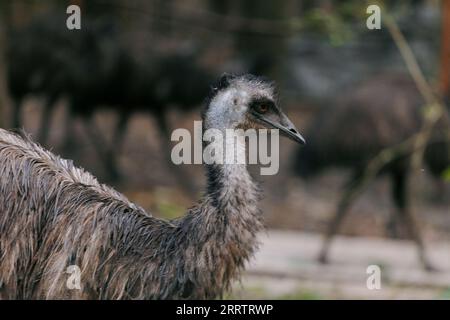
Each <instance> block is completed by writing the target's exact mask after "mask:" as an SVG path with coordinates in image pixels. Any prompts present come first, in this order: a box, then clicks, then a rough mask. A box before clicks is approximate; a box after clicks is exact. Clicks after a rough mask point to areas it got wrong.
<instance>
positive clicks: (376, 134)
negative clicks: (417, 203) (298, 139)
mask: <svg viewBox="0 0 450 320" xmlns="http://www.w3.org/2000/svg"><path fill="white" fill-rule="evenodd" d="M423 105H424V101H423V99H422V97H421V95H420V93H419V92H418V90H417V88H416V85H415V83H414V82H413V81H412V80H411V79H410V77H408V76H407V75H402V74H380V75H378V76H376V77H374V78H372V79H370V80H368V81H366V82H365V83H362V84H361V85H359V86H358V87H356V88H354V89H352V90H351V91H350V92H348V93H346V94H344V95H343V96H342V97H341V98H338V99H337V101H336V105H333V106H331V107H330V108H326V110H325V111H324V112H322V113H321V114H319V115H318V116H317V118H316V119H315V120H314V121H313V123H312V125H311V127H310V130H309V134H307V138H308V141H309V143H308V145H307V146H306V147H305V148H302V150H299V152H298V155H297V157H296V160H297V161H296V169H297V172H298V173H299V174H300V175H301V176H303V177H308V176H312V175H315V174H317V173H319V172H320V171H321V170H323V169H325V168H327V167H333V166H335V167H344V168H349V169H351V171H352V173H351V177H350V179H349V181H348V184H347V185H346V188H345V191H344V193H343V195H342V197H341V199H340V201H339V204H338V207H337V211H336V213H335V216H334V217H333V218H332V220H331V221H330V224H329V226H328V230H327V231H326V236H325V241H324V243H323V247H322V249H321V252H320V256H319V260H320V261H321V262H327V257H328V251H329V247H330V244H331V241H332V238H333V236H334V235H335V234H336V232H337V231H338V228H339V226H340V224H341V222H342V220H343V218H344V216H345V215H346V213H347V212H348V209H349V207H350V205H351V204H352V202H353V200H354V193H355V191H356V188H357V185H358V182H359V181H360V179H362V175H363V172H364V170H365V169H366V167H367V165H368V163H369V162H370V160H371V159H373V158H374V157H375V156H376V155H378V154H379V153H380V152H381V151H382V150H383V149H385V148H389V147H394V146H396V145H399V144H400V143H402V142H403V141H405V140H406V139H408V138H410V137H411V136H413V135H414V134H416V133H418V132H419V131H420V129H421V126H422V122H423V120H422V118H423V115H422V112H423V110H422V107H423ZM449 137H450V136H449V121H448V117H447V115H445V117H444V118H443V119H441V121H440V122H439V123H438V124H437V125H436V127H435V129H434V131H433V135H432V138H431V139H430V142H429V143H428V145H427V147H426V150H425V154H424V162H425V164H426V166H427V168H428V170H429V172H430V173H431V174H432V175H433V176H435V177H440V176H441V174H442V173H443V172H444V170H445V169H446V168H448V166H449V165H450V139H449ZM410 160H411V153H409V154H406V155H404V154H403V155H401V156H399V157H397V158H395V160H394V161H392V162H389V163H387V164H386V165H385V166H384V167H383V168H382V169H381V171H380V174H387V175H388V176H389V178H390V180H391V188H392V191H391V197H392V200H393V201H394V204H395V206H396V209H397V210H396V215H397V217H398V221H401V222H403V223H404V224H405V225H406V227H407V231H408V232H409V235H410V236H411V237H412V239H413V240H414V242H415V243H416V245H417V248H418V251H419V257H420V260H421V262H422V264H423V265H424V267H425V268H426V269H428V270H429V269H432V265H431V263H430V262H429V260H428V258H427V255H426V252H425V248H424V244H423V240H422V236H421V232H420V228H419V225H418V224H417V223H416V221H415V220H414V217H413V215H412V212H411V209H410V206H409V197H408V196H409V194H408V193H409V192H408V186H407V184H408V176H409V168H410ZM388 230H390V231H391V234H392V235H395V219H391V221H390V222H389V223H388Z"/></svg>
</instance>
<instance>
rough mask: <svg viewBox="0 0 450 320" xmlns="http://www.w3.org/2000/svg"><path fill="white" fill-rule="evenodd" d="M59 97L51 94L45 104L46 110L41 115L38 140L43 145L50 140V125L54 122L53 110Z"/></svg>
mask: <svg viewBox="0 0 450 320" xmlns="http://www.w3.org/2000/svg"><path fill="white" fill-rule="evenodd" d="M56 100H57V98H56V97H55V96H51V97H50V98H49V99H48V100H47V102H46V104H45V105H44V110H43V112H42V117H41V123H40V128H39V133H38V141H39V142H40V143H42V144H43V145H46V144H47V140H48V136H49V132H50V126H51V123H52V121H51V120H52V119H51V118H52V112H53V107H54V105H55V102H56Z"/></svg>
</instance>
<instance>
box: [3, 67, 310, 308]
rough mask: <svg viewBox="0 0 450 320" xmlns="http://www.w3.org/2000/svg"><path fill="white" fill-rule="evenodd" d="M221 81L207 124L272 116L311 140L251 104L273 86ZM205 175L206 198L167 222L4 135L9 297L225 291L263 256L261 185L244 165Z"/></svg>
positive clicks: (211, 168)
mask: <svg viewBox="0 0 450 320" xmlns="http://www.w3.org/2000/svg"><path fill="white" fill-rule="evenodd" d="M224 82H225V83H224ZM221 83H222V84H221V86H219V87H218V88H216V89H215V90H214V92H213V94H212V95H211V98H210V102H209V104H208V106H207V108H206V109H205V111H204V113H203V120H204V126H205V128H215V129H218V130H221V131H223V130H226V129H227V128H237V127H240V128H242V127H244V128H245V127H247V126H252V127H255V126H256V127H257V126H258V125H262V124H261V123H262V122H260V119H264V118H265V117H267V119H271V120H266V121H272V122H273V123H275V122H276V123H277V125H278V126H279V127H280V128H283V130H282V131H284V132H285V134H286V135H287V136H289V137H291V138H292V139H294V140H296V141H299V142H303V140H302V138H301V136H300V135H299V134H298V133H297V132H296V130H295V128H294V127H293V125H292V123H290V121H289V120H288V119H287V118H286V116H284V114H283V113H282V112H281V111H280V110H279V109H278V108H277V107H276V106H275V104H273V102H272V105H271V106H270V110H269V109H268V108H260V109H258V108H259V107H258V105H255V104H254V103H253V102H252V101H254V99H255V97H257V98H258V99H260V98H261V97H265V98H266V101H269V102H270V101H272V100H273V93H272V89H271V87H270V86H268V85H267V84H265V83H264V82H262V81H259V80H257V79H254V78H251V77H248V76H245V77H233V78H231V77H226V78H224V79H223V80H222V81H221ZM258 101H260V100H258ZM258 110H259V111H258ZM255 114H257V116H254V115H255ZM237 148H240V150H241V149H242V148H245V143H244V144H243V145H239V146H237ZM231 152H234V150H231ZM206 169H207V170H206V172H207V173H206V175H207V181H208V188H207V191H206V193H205V196H204V197H203V199H202V200H201V201H200V202H199V203H198V204H197V205H196V206H194V207H192V208H191V209H189V210H188V211H187V213H186V215H185V216H183V217H181V218H179V219H175V220H172V221H166V220H162V219H157V218H155V217H152V216H151V215H150V214H149V213H147V212H146V211H144V210H143V209H142V208H140V207H139V206H136V205H134V204H133V203H130V202H129V201H128V200H127V199H126V197H125V196H123V195H121V194H120V193H118V192H116V191H115V190H114V189H112V188H110V187H108V186H106V185H103V184H100V183H99V182H98V181H97V180H96V178H95V177H93V176H92V175H91V174H89V173H87V172H85V171H84V170H82V169H79V168H76V167H75V166H74V165H73V164H72V162H71V161H68V160H64V159H61V158H59V157H57V156H55V155H53V154H52V153H50V152H48V151H46V150H44V149H43V148H41V147H40V146H38V145H37V144H35V143H33V142H32V141H31V140H30V139H29V138H27V137H26V136H20V135H18V134H16V133H12V132H10V131H5V130H2V129H0V256H1V257H2V259H1V260H0V284H1V288H0V295H1V298H9V299H18V298H20V299H41V298H52V299H55V298H58V299H59V298H69V299H75V298H78V299H167V298H173V299H181V298H186V299H205V298H214V297H216V296H218V295H221V294H222V293H223V292H224V291H225V290H226V289H228V288H229V285H230V282H231V280H233V279H235V278H236V277H237V276H238V275H239V271H241V270H242V269H243V267H244V264H245V262H246V261H247V260H248V259H249V258H250V257H251V256H252V255H253V253H254V252H255V250H256V248H257V240H256V234H257V232H258V231H260V230H261V229H262V227H263V224H262V217H261V213H260V211H259V209H258V201H259V192H258V188H257V187H256V185H255V184H254V182H253V181H252V179H251V177H250V175H249V173H248V172H247V168H246V166H245V165H241V164H210V165H207V166H206ZM71 265H77V266H79V268H80V269H81V290H69V289H68V288H67V286H66V282H67V279H68V274H67V273H66V270H67V268H68V267H69V266H71Z"/></svg>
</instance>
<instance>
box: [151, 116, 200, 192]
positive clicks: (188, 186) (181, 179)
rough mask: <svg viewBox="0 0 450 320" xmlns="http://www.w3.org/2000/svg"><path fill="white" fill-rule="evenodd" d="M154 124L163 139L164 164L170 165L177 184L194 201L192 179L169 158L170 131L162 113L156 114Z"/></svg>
mask: <svg viewBox="0 0 450 320" xmlns="http://www.w3.org/2000/svg"><path fill="white" fill-rule="evenodd" d="M156 122H157V123H158V127H159V130H160V132H161V134H162V136H163V138H164V141H163V143H162V147H163V149H164V150H163V152H164V156H165V158H166V162H167V163H170V164H171V167H172V168H173V172H174V174H175V176H176V177H177V179H178V181H177V182H178V183H179V185H180V186H181V188H182V189H183V190H184V192H186V194H187V195H188V196H189V197H190V198H191V199H195V196H196V194H195V186H194V184H193V183H191V181H192V178H190V177H189V176H188V174H187V173H186V172H185V171H184V170H183V169H182V168H181V167H180V166H177V165H175V164H174V163H173V162H172V158H171V152H172V150H171V140H170V136H171V134H170V130H169V125H168V121H167V119H166V116H165V115H164V113H163V112H160V113H158V114H156Z"/></svg>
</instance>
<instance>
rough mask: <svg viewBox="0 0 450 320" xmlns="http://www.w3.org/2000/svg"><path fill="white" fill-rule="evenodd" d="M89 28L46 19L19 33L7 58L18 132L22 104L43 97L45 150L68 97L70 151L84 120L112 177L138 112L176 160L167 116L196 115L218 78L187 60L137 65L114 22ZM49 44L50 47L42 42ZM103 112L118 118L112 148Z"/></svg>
mask: <svg viewBox="0 0 450 320" xmlns="http://www.w3.org/2000/svg"><path fill="white" fill-rule="evenodd" d="M45 17H47V16H44V18H45ZM50 17H53V16H50ZM83 24H84V28H83V30H82V31H79V32H71V31H69V30H67V29H66V28H61V27H60V26H61V25H63V21H60V20H59V19H53V18H52V19H48V17H47V19H42V18H41V19H36V20H35V21H33V23H31V24H30V25H29V26H27V27H26V28H24V29H23V30H20V31H16V33H15V34H14V37H12V41H11V45H10V48H9V51H8V52H9V61H10V63H9V73H8V85H9V91H10V94H11V97H12V100H13V101H14V113H13V127H14V128H19V127H20V126H21V119H20V114H21V110H22V102H23V100H24V99H25V97H26V96H27V95H30V94H31V95H35V96H41V97H44V98H45V100H46V101H45V106H44V110H43V113H42V119H41V123H40V129H39V133H38V141H39V142H40V143H42V144H44V145H46V142H47V140H48V136H49V133H50V131H51V118H52V114H53V109H54V107H55V103H56V102H57V101H58V100H59V99H61V98H66V100H67V102H68V106H69V115H68V118H67V120H68V121H67V123H66V139H68V140H66V143H65V144H66V146H65V147H66V149H70V147H71V144H72V143H73V138H72V134H71V133H72V124H73V120H74V119H77V118H78V119H81V120H83V123H88V125H87V126H86V127H85V129H86V131H87V132H88V134H89V137H90V139H91V142H93V143H94V144H95V150H97V152H98V153H99V155H100V157H101V159H102V160H103V162H104V163H105V167H106V169H107V171H108V174H109V176H110V177H111V178H112V180H116V179H117V178H119V170H118V169H117V167H118V166H117V155H118V154H119V153H120V151H121V147H122V145H123V140H124V137H125V134H126V129H127V124H128V120H129V118H130V116H131V115H133V114H135V113H137V112H148V113H150V114H152V115H153V116H154V118H155V119H156V123H157V125H158V129H159V131H160V133H161V135H162V137H163V138H164V139H165V140H166V141H165V142H164V143H162V147H163V148H164V149H165V150H164V152H165V154H166V156H167V157H169V156H170V152H169V149H170V148H169V147H168V142H167V141H170V133H169V131H170V130H169V129H170V126H169V121H168V120H167V113H168V111H169V110H170V109H173V108H177V109H178V110H182V111H183V112H189V111H192V110H193V109H194V108H195V107H198V106H200V105H201V103H202V102H203V99H204V97H205V96H206V95H207V93H208V88H209V83H211V80H212V75H211V74H210V73H209V72H207V71H206V69H205V68H202V67H201V66H200V65H199V64H198V63H196V62H195V59H194V57H193V55H192V54H187V53H186V54H181V53H170V54H167V55H165V56H162V55H161V54H154V55H152V56H151V57H147V58H146V59H145V60H144V61H138V60H137V59H136V57H134V56H133V55H132V54H131V53H130V52H129V50H128V49H127V48H126V47H125V46H124V45H123V43H122V41H121V39H120V36H119V34H118V32H117V30H116V29H117V28H116V26H115V24H114V23H111V22H108V21H103V20H99V21H97V20H92V19H91V20H90V19H86V20H85V21H84V23H83ZM43 38H45V39H46V41H45V42H42V41H41V40H40V39H43ZM100 109H108V110H112V111H114V112H115V113H117V115H118V122H117V126H116V128H115V132H114V133H113V137H112V141H113V142H114V145H113V146H112V145H110V144H109V143H107V142H106V141H105V139H104V138H103V137H102V135H100V134H99V130H97V127H96V124H95V121H93V115H94V113H95V112H96V111H99V110H100ZM174 172H175V173H177V174H178V178H180V181H184V182H183V184H186V183H187V182H188V181H190V179H186V178H184V179H183V176H184V174H183V172H182V171H181V170H178V168H175V171H174ZM185 190H187V191H189V190H192V186H190V185H186V186H185Z"/></svg>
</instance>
